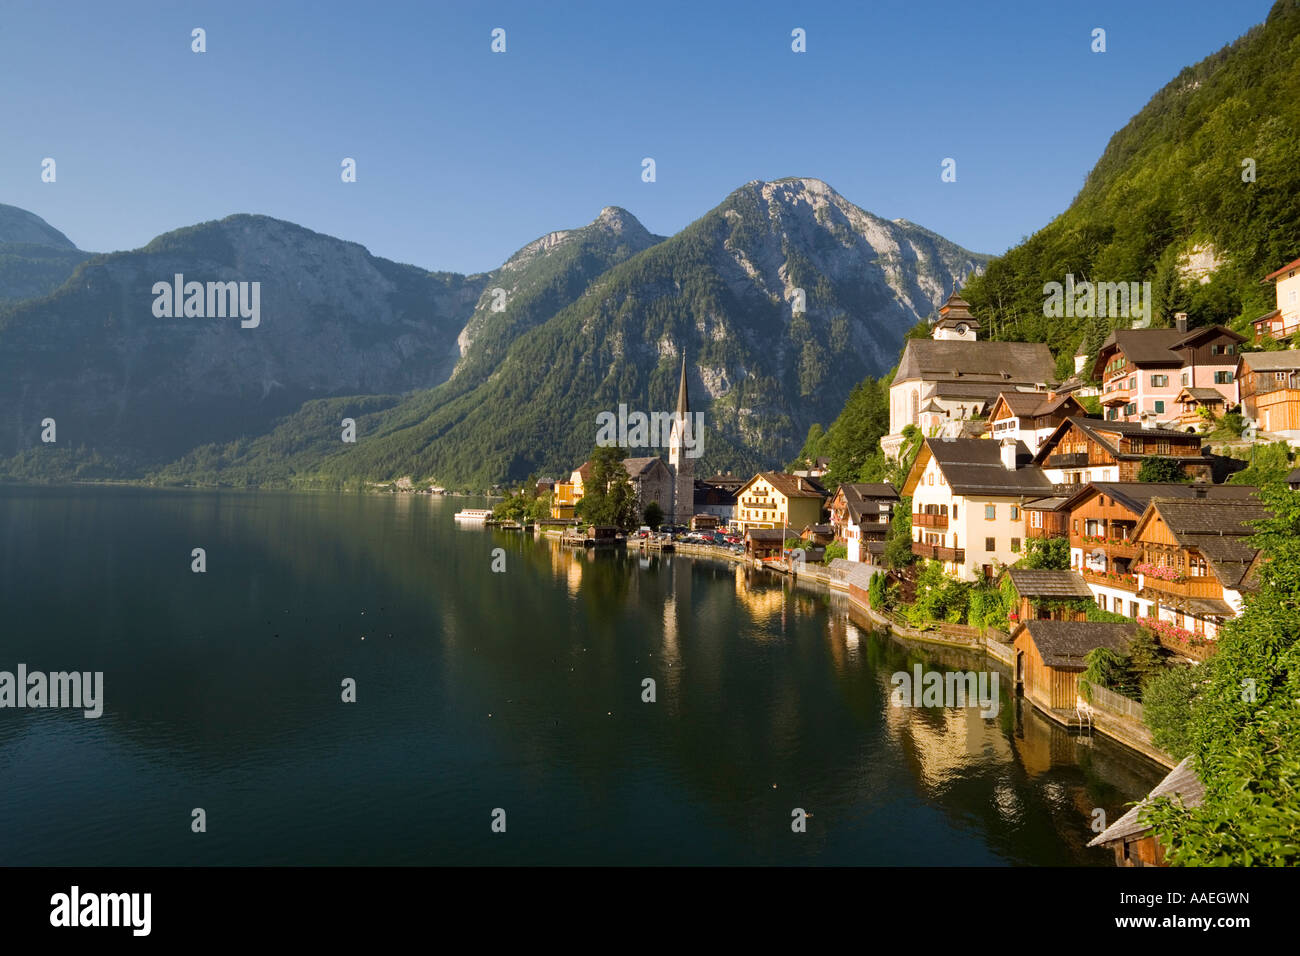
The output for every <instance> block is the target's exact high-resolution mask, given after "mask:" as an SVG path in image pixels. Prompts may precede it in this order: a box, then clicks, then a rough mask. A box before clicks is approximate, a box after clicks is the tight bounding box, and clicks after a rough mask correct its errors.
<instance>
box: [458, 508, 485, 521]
mask: <svg viewBox="0 0 1300 956" xmlns="http://www.w3.org/2000/svg"><path fill="white" fill-rule="evenodd" d="M491 517H492V511H491V510H490V509H488V508H462V509H460V511H457V512H456V520H457V521H487V519H488V518H491Z"/></svg>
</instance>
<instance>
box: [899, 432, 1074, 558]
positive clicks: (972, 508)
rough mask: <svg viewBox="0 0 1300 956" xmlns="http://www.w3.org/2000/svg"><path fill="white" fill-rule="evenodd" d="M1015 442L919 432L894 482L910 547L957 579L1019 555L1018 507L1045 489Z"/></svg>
mask: <svg viewBox="0 0 1300 956" xmlns="http://www.w3.org/2000/svg"><path fill="white" fill-rule="evenodd" d="M1030 458H1031V456H1030V454H1029V449H1028V448H1026V447H1025V445H1024V443H1023V442H1013V441H1011V440H1010V439H1004V440H1003V441H1000V442H995V441H988V440H987V439H983V438H956V439H952V440H949V441H945V440H941V439H937V438H927V439H926V440H925V441H924V442H923V443H922V445H921V448H920V449H919V450H918V452H917V455H916V461H914V462H913V463H912V468H911V471H909V472H908V475H907V482H906V483H905V484H904V486H903V489H902V495H903V496H904V497H911V499H912V553H913V554H916V555H918V556H920V557H923V558H929V559H931V560H934V561H941V562H943V566H944V570H945V571H946V572H947V573H948V574H951V575H953V576H954V577H957V578H959V579H960V580H963V581H976V580H980V579H981V578H990V577H993V575H994V573H995V570H996V569H997V568H998V567H1000V566H1002V565H1009V564H1014V563H1015V562H1016V561H1019V560H1020V558H1021V557H1022V555H1023V547H1022V543H1023V538H1024V519H1023V517H1022V516H1021V514H1020V509H1021V508H1022V507H1024V505H1025V502H1026V501H1032V500H1036V499H1038V498H1042V497H1044V496H1046V495H1047V494H1048V493H1050V492H1051V491H1052V485H1051V482H1049V481H1048V480H1047V478H1046V476H1045V475H1044V474H1043V472H1042V471H1041V470H1040V469H1038V468H1034V467H1031V466H1030V464H1029V462H1030Z"/></svg>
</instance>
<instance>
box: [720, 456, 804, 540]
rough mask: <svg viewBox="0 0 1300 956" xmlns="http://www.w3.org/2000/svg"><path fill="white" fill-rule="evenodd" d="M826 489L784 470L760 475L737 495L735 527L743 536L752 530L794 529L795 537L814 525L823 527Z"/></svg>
mask: <svg viewBox="0 0 1300 956" xmlns="http://www.w3.org/2000/svg"><path fill="white" fill-rule="evenodd" d="M825 500H826V489H825V488H823V487H822V486H821V485H819V484H818V483H817V482H815V481H813V480H812V479H811V478H804V477H802V476H800V475H789V474H786V473H785V472H783V471H763V472H759V473H758V474H757V475H755V476H754V477H753V478H751V479H749V481H747V482H745V484H744V485H742V486H741V488H740V491H738V492H737V493H736V514H735V517H734V518H733V519H732V525H733V526H734V527H735V528H736V529H737V530H739V531H741V532H742V533H743V532H745V531H748V530H749V529H750V528H784V527H788V528H790V533H791V535H792V536H793V537H796V538H797V537H798V536H799V532H800V531H801V530H803V529H804V528H805V527H807V526H808V525H810V524H821V521H822V504H823V502H824V501H825Z"/></svg>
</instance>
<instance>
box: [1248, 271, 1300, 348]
mask: <svg viewBox="0 0 1300 956" xmlns="http://www.w3.org/2000/svg"><path fill="white" fill-rule="evenodd" d="M1260 281H1261V282H1262V283H1268V282H1272V283H1273V284H1274V289H1275V295H1276V297H1277V307H1276V308H1275V309H1273V311H1272V312H1269V313H1267V314H1265V315H1261V316H1260V317H1259V318H1258V319H1255V321H1254V322H1253V323H1252V324H1253V325H1254V326H1255V341H1256V342H1259V341H1260V340H1261V339H1263V338H1265V337H1271V338H1274V339H1277V340H1278V341H1279V342H1287V341H1290V339H1291V337H1292V336H1293V335H1295V332H1296V329H1297V328H1300V259H1296V260H1295V261H1294V262H1288V263H1287V264H1286V265H1284V266H1283V267H1282V268H1281V269H1278V270H1276V271H1275V272H1270V273H1269V274H1268V275H1266V276H1264V278H1263V279H1261V280H1260Z"/></svg>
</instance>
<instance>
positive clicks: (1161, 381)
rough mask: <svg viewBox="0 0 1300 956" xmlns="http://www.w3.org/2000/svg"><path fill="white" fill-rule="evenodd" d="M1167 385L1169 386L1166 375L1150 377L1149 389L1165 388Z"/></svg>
mask: <svg viewBox="0 0 1300 956" xmlns="http://www.w3.org/2000/svg"><path fill="white" fill-rule="evenodd" d="M1168 384H1169V376H1168V375H1152V376H1151V387H1152V388H1164V387H1165V386H1166V385H1168Z"/></svg>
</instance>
